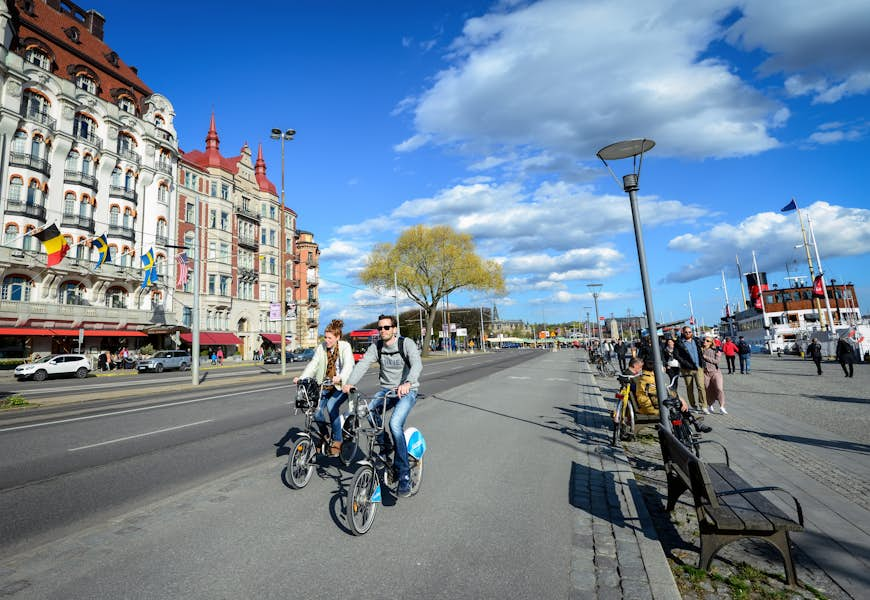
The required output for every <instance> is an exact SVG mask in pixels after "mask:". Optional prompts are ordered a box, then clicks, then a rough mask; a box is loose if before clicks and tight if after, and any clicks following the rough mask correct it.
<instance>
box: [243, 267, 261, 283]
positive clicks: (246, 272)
mask: <svg viewBox="0 0 870 600" xmlns="http://www.w3.org/2000/svg"><path fill="white" fill-rule="evenodd" d="M259 279H260V274H259V273H257V272H256V271H255V270H254V269H245V268H241V269H239V280H240V281H247V282H250V283H256V282H257V280H259Z"/></svg>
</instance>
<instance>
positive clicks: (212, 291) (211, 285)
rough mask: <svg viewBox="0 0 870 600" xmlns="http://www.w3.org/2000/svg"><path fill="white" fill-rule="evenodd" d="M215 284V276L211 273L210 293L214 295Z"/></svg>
mask: <svg viewBox="0 0 870 600" xmlns="http://www.w3.org/2000/svg"><path fill="white" fill-rule="evenodd" d="M214 284H215V276H214V275H209V276H208V293H209V294H211V295H212V296H214V289H215V288H214Z"/></svg>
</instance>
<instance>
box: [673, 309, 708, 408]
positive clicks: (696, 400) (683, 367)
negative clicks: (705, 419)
mask: <svg viewBox="0 0 870 600" xmlns="http://www.w3.org/2000/svg"><path fill="white" fill-rule="evenodd" d="M694 335H695V334H694V332H693V331H692V328H691V327H688V326H687V327H683V335H682V336H680V339H678V340H677V342H676V344H675V345H674V356H675V357H676V359H677V362H679V363H680V374H681V375H682V376H683V381H685V383H686V396H688V398H689V404H691V405H692V408H694V409H695V410H697V411H700V412H703V413H707V414H709V413H710V409H709V408H708V407H707V388H706V387H705V385H704V369H703V367H702V360H701V353H702V352H703V348H702V347H701V343H700V342H699V341H698V339H697V338H695V337H694Z"/></svg>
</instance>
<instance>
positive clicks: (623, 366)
mask: <svg viewBox="0 0 870 600" xmlns="http://www.w3.org/2000/svg"><path fill="white" fill-rule="evenodd" d="M616 357H617V358H618V359H619V370H620V372H622V371H625V370H626V369H627V368H628V365H627V364H626V361H625V354H617V355H616Z"/></svg>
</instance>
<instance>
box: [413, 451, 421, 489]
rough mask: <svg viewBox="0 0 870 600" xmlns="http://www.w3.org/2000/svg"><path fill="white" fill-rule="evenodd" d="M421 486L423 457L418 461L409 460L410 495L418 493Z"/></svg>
mask: <svg viewBox="0 0 870 600" xmlns="http://www.w3.org/2000/svg"><path fill="white" fill-rule="evenodd" d="M421 485H423V457H422V456H421V457H420V458H419V459H414V458H412V459H411V495H412V496H413V495H415V494H416V493H417V492H419V491H420V486H421Z"/></svg>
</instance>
